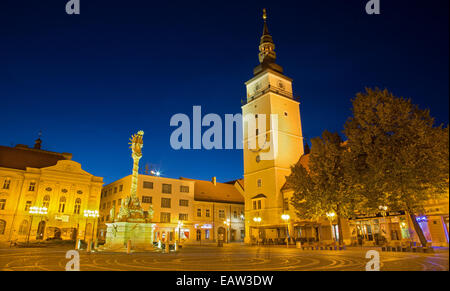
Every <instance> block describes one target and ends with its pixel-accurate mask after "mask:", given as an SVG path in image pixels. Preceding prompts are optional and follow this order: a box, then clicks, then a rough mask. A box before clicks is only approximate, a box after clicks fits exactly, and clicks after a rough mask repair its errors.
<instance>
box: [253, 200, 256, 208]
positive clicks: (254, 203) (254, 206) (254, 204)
mask: <svg viewBox="0 0 450 291" xmlns="http://www.w3.org/2000/svg"><path fill="white" fill-rule="evenodd" d="M255 209H256V201H255V200H253V210H255Z"/></svg>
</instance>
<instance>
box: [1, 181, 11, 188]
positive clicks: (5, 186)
mask: <svg viewBox="0 0 450 291" xmlns="http://www.w3.org/2000/svg"><path fill="white" fill-rule="evenodd" d="M10 185H11V180H10V179H6V180H5V182H4V183H3V189H9V186H10Z"/></svg>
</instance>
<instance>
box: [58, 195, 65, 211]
mask: <svg viewBox="0 0 450 291" xmlns="http://www.w3.org/2000/svg"><path fill="white" fill-rule="evenodd" d="M64 208H66V197H65V196H62V197H61V198H59V208H58V212H59V213H64Z"/></svg>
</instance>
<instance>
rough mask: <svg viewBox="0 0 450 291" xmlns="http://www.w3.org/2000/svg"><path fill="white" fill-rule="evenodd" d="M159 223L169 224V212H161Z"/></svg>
mask: <svg viewBox="0 0 450 291" xmlns="http://www.w3.org/2000/svg"><path fill="white" fill-rule="evenodd" d="M161 222H170V213H169V212H161Z"/></svg>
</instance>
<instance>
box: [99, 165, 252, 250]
mask: <svg viewBox="0 0 450 291" xmlns="http://www.w3.org/2000/svg"><path fill="white" fill-rule="evenodd" d="M235 183H236V182H233V183H231V184H229V183H218V182H217V181H216V179H215V178H213V179H212V180H211V181H202V180H194V179H188V178H180V179H172V178H166V177H159V176H153V175H143V174H140V175H139V176H138V187H137V197H138V198H139V201H140V202H141V205H142V208H143V210H144V212H145V214H146V215H149V217H150V214H151V213H153V215H152V218H151V223H152V224H154V241H153V243H155V244H156V243H157V242H159V241H161V242H165V241H166V240H169V241H170V242H175V241H178V242H181V243H182V244H189V243H190V244H201V243H215V242H217V240H218V239H222V240H223V241H230V242H231V241H242V240H243V235H244V221H243V213H244V199H243V197H242V195H241V193H240V192H239V190H238V187H237V186H236V185H235ZM130 189H131V175H129V176H126V177H124V178H121V179H119V180H117V181H115V182H113V183H111V184H108V185H106V186H104V187H103V189H102V194H101V202H100V217H99V239H100V240H101V241H102V240H105V238H106V229H107V227H106V223H112V222H114V219H115V218H116V217H117V214H118V213H119V210H120V205H121V202H122V200H123V199H125V198H126V197H127V196H128V195H129V194H130ZM149 243H150V242H149Z"/></svg>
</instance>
